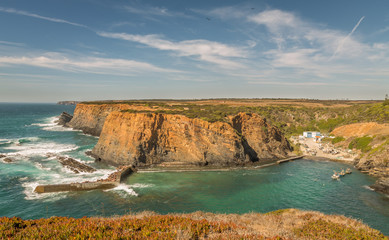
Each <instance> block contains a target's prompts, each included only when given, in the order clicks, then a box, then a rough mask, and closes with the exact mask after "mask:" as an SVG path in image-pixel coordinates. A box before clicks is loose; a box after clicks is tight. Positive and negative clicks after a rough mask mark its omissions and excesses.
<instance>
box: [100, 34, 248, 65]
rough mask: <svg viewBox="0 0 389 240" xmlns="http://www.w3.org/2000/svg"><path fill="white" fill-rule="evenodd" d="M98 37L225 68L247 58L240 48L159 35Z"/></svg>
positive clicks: (111, 35)
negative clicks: (190, 57) (164, 37)
mask: <svg viewBox="0 0 389 240" xmlns="http://www.w3.org/2000/svg"><path fill="white" fill-rule="evenodd" d="M98 35H100V36H102V37H108V38H115V39H122V40H126V41H132V42H138V43H142V44H145V45H147V46H149V47H152V48H156V49H159V50H165V51H173V52H175V53H177V54H178V56H192V57H193V56H194V57H197V58H198V59H200V60H203V61H206V62H211V63H215V64H218V65H219V66H221V67H225V68H231V67H232V68H241V67H243V65H242V64H240V63H239V62H237V61H234V60H232V58H246V57H247V52H246V51H245V50H244V49H242V48H239V47H232V46H228V45H226V44H223V43H219V42H213V41H208V40H203V39H199V40H187V41H180V42H173V41H168V40H165V39H162V38H161V36H159V35H133V34H126V33H106V32H99V33H98Z"/></svg>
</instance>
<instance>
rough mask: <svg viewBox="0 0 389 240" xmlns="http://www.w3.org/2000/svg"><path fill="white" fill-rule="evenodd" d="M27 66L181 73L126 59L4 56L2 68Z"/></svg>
mask: <svg viewBox="0 0 389 240" xmlns="http://www.w3.org/2000/svg"><path fill="white" fill-rule="evenodd" d="M17 65H27V66H34V67H42V68H50V69H56V70H62V71H67V72H87V73H94V74H111V75H119V76H126V75H134V74H136V73H148V72H162V73H173V72H176V73H177V72H180V71H177V70H172V69H164V68H160V67H157V66H154V65H152V64H149V63H145V62H137V61H133V60H126V59H114V58H97V57H81V58H69V57H67V56H65V55H63V54H61V53H53V52H51V53H45V54H41V55H37V56H22V57H15V56H11V57H10V56H2V57H0V67H1V66H17Z"/></svg>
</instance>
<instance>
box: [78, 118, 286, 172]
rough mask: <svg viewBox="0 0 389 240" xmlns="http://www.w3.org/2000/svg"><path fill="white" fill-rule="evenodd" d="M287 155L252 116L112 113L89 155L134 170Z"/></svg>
mask: <svg viewBox="0 0 389 240" xmlns="http://www.w3.org/2000/svg"><path fill="white" fill-rule="evenodd" d="M98 115H99V116H102V114H98ZM75 117H76V113H75ZM96 122H101V119H100V120H98V121H94V123H96ZM95 133H97V131H96V132H95ZM290 152H291V147H290V145H289V142H288V141H287V139H286V138H285V137H284V136H283V135H282V134H281V132H280V131H279V130H278V129H277V128H275V127H272V126H270V124H268V123H267V122H266V120H265V119H263V118H261V117H260V116H259V115H257V114H248V113H239V114H237V115H235V116H232V117H230V118H229V122H208V121H204V120H201V119H199V118H189V117H186V116H183V115H178V114H163V113H132V112H117V111H113V112H111V113H110V114H109V115H108V116H107V117H106V119H105V123H104V127H103V128H102V131H101V134H100V138H99V141H98V143H97V144H96V146H95V147H94V148H93V150H92V153H93V155H94V156H95V157H96V158H97V159H99V160H103V161H106V162H109V163H111V164H114V165H129V164H131V165H135V166H150V165H155V164H161V163H172V162H173V163H183V164H188V165H197V166H205V165H216V166H233V165H244V164H248V163H253V162H256V161H260V160H269V159H280V158H284V157H286V156H288V154H289V153H290Z"/></svg>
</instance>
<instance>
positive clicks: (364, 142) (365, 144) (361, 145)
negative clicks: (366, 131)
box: [348, 136, 373, 152]
mask: <svg viewBox="0 0 389 240" xmlns="http://www.w3.org/2000/svg"><path fill="white" fill-rule="evenodd" d="M372 140H373V138H372V137H368V136H364V137H360V138H355V139H353V140H352V141H351V142H350V144H349V145H348V148H350V149H353V148H356V149H359V150H361V151H362V152H368V151H370V150H371V146H369V144H370V143H371V141H372Z"/></svg>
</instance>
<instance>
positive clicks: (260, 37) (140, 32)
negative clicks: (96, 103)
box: [0, 0, 389, 102]
mask: <svg viewBox="0 0 389 240" xmlns="http://www.w3.org/2000/svg"><path fill="white" fill-rule="evenodd" d="M386 93H389V1H387V0H372V1H361V0H356V1H334V0H328V1H312V0H304V1H303V0H295V1H281V0H267V1H266V0H256V1H232V0H223V1H216V0H208V1H203V0H198V1H182V0H158V1H156V0H155V1H150V0H143V1H140V0H139V1H125V0H117V1H113V0H66V1H64V0H61V1H60V0H47V1H40V0H34V1H31V0H2V1H1V2H0V102H56V101H59V100H99V99H145V98H154V99H155V98H178V99H183V98H185V99H188V98H189V99H192V98H224V97H227V98H229V97H232V98H238V97H239V98H273V97H274V98H318V99H347V98H348V99H383V98H384V96H385V94H386Z"/></svg>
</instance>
